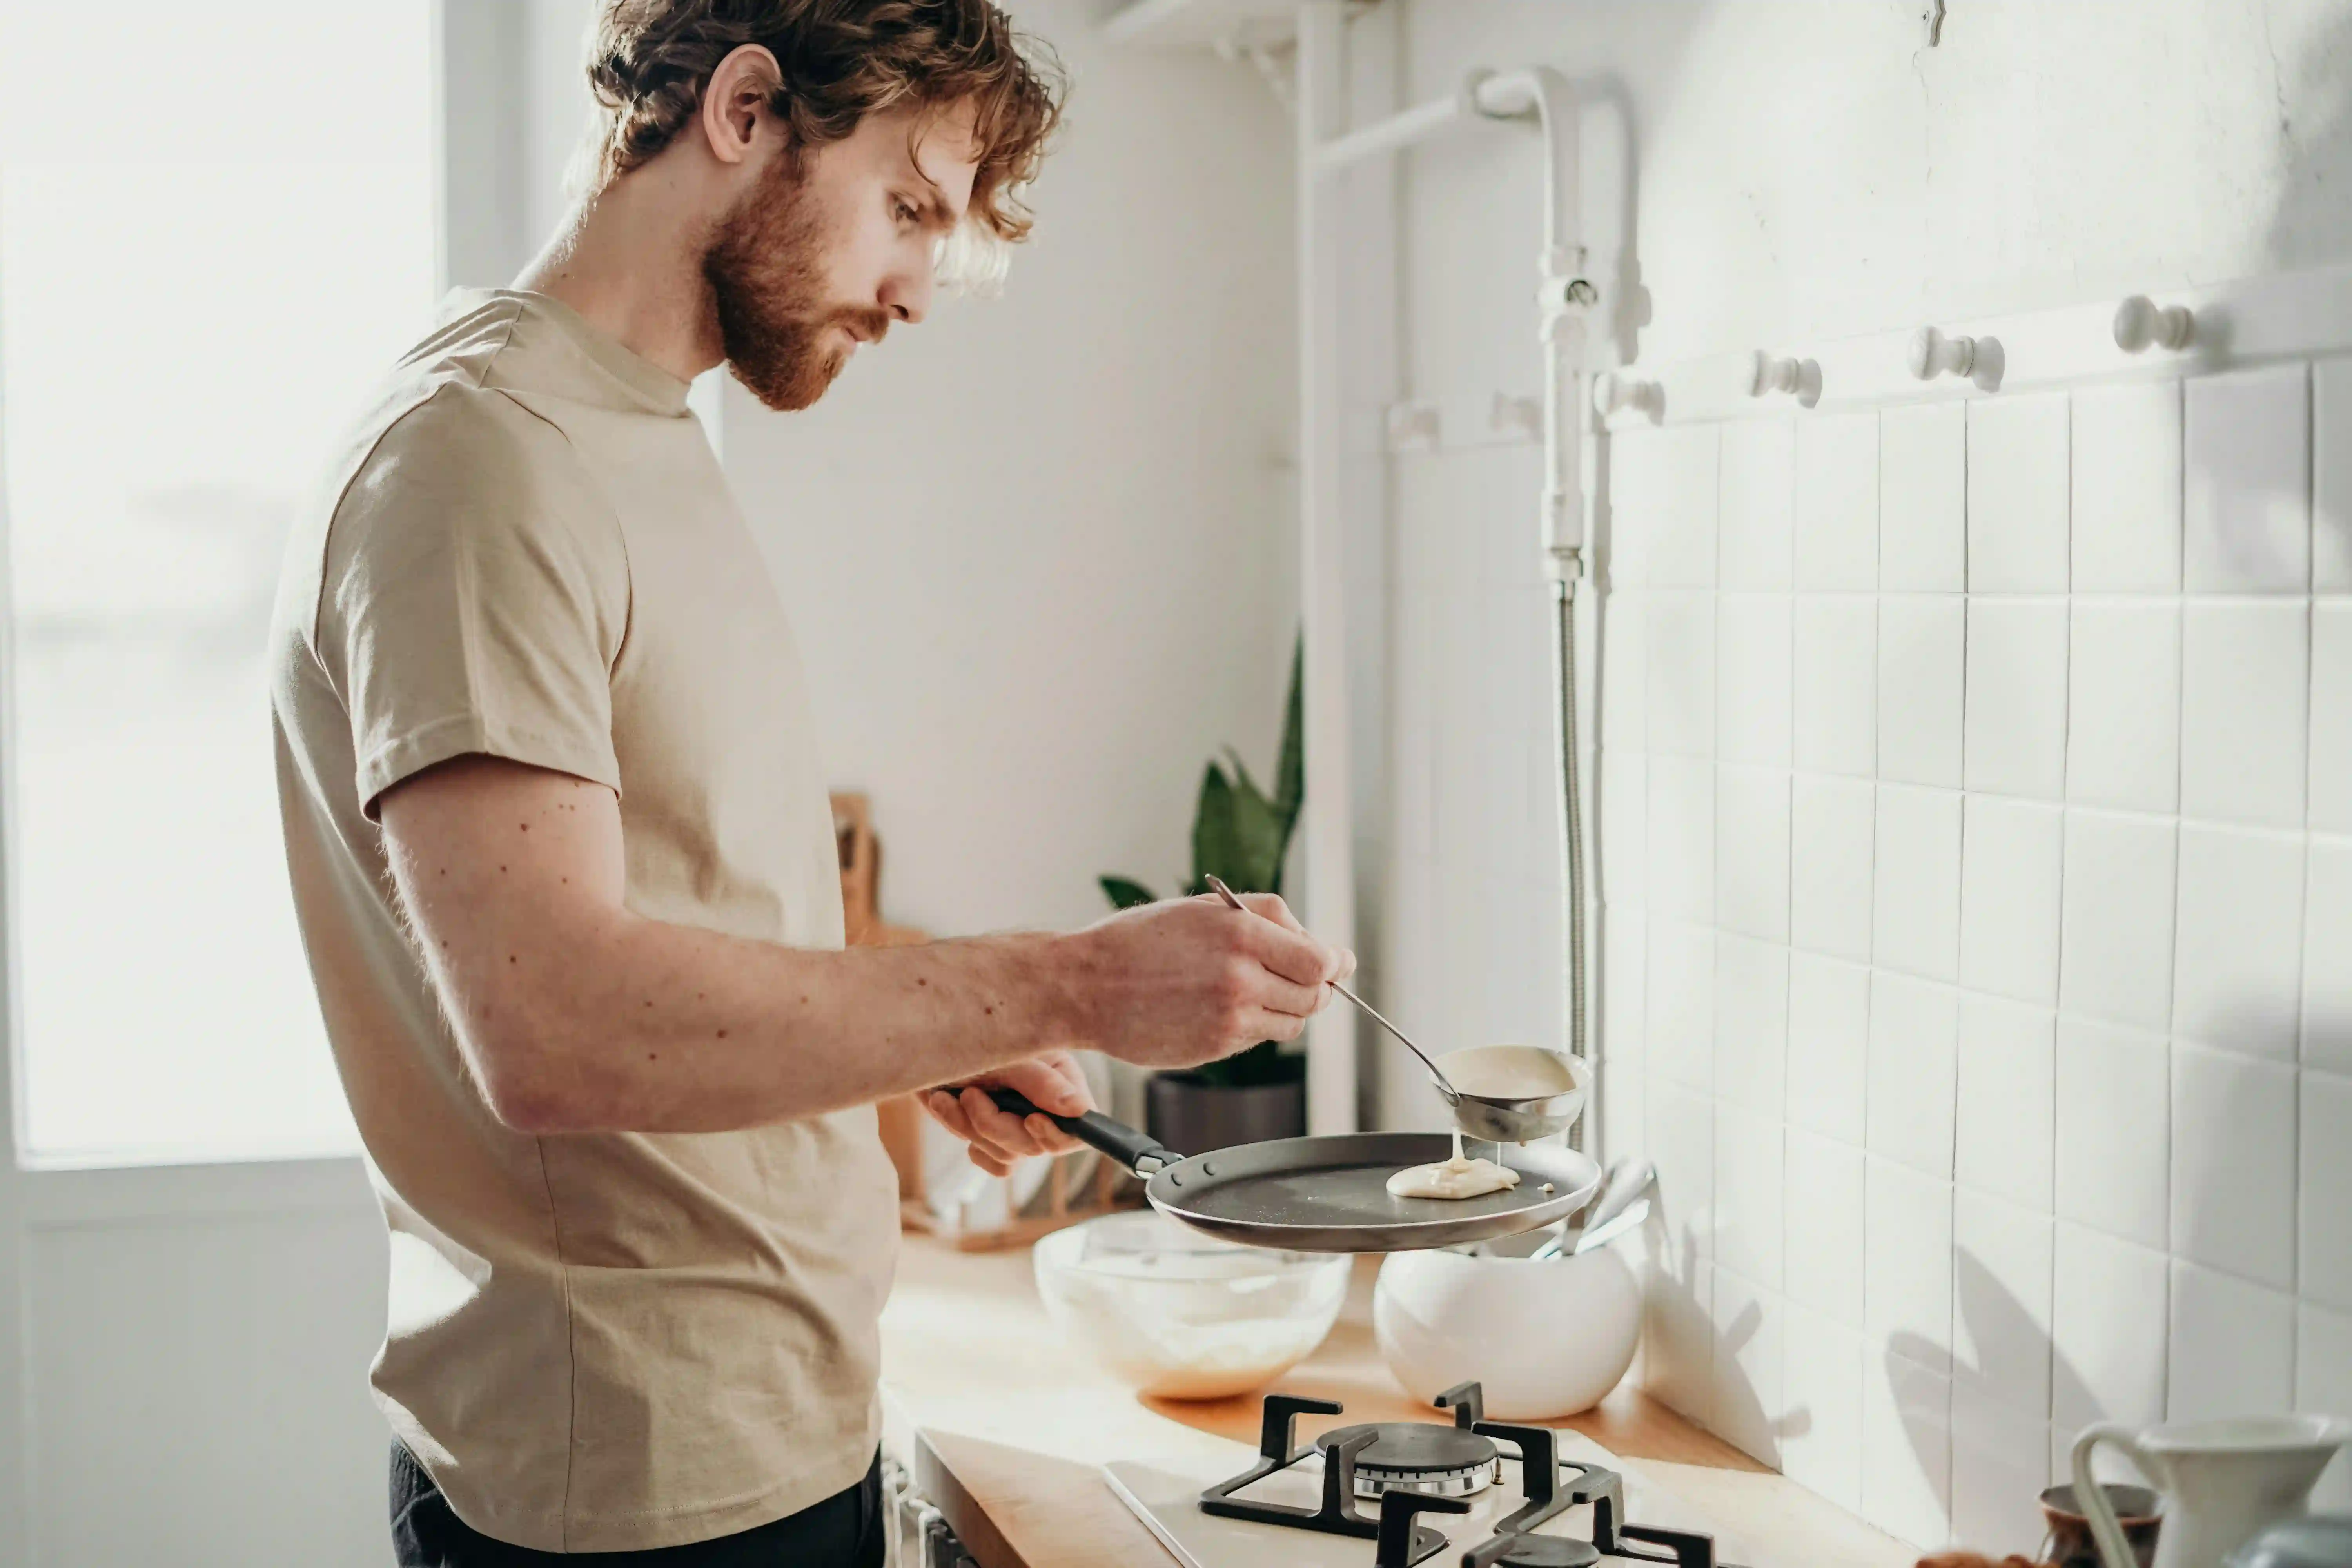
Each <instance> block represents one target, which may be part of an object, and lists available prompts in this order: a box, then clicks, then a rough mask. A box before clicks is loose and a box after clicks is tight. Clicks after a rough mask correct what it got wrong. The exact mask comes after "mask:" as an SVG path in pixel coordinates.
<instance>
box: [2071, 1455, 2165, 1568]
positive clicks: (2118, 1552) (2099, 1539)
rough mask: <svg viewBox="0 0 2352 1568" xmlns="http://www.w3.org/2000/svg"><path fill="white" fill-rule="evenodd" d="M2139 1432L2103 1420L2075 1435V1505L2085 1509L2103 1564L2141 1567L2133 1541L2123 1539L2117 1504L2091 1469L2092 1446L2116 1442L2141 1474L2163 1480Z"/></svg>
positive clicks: (2106, 1567) (2109, 1567) (2110, 1567)
mask: <svg viewBox="0 0 2352 1568" xmlns="http://www.w3.org/2000/svg"><path fill="white" fill-rule="evenodd" d="M2138 1436H2139V1435H2138V1434H2137V1433H2136V1432H2134V1431H2133V1430H2132V1429H2131V1428H2130V1427H2128V1426H2116V1424H2115V1423H2114V1422H2112V1421H2101V1422H2098V1423H2096V1424H2095V1425H2094V1426H2085V1427H2084V1428H2083V1435H2082V1436H2079V1437H2077V1438H2075V1439H2074V1506H2075V1507H2076V1508H2079V1509H2081V1510H2083V1519H2084V1522H2085V1523H2087V1524H2088V1525H2090V1527H2091V1541H2092V1542H2093V1544H2095V1546H2097V1547H2098V1549H2099V1562H2100V1563H2101V1565H2102V1568H2139V1559H2138V1558H2137V1556H2135V1555H2134V1554H2133V1552H2132V1549H2131V1542H2128V1541H2126V1540H2125V1539H2124V1527H2123V1524H2122V1522H2121V1521H2118V1520H2117V1519H2116V1505H2115V1504H2114V1503H2113V1502H2111V1501H2109V1500H2108V1498H2107V1489H2106V1488H2105V1487H2103V1486H2101V1485H2100V1484H2099V1479H2098V1477H2097V1476H2095V1475H2094V1474H2093V1473H2092V1470H2091V1450H2092V1449H2094V1448H2095V1447H2098V1446H2099V1445H2100V1444H2102V1443H2113V1444H2114V1445H2115V1446H2116V1447H2118V1448H2121V1449H2122V1450H2123V1451H2124V1454H2125V1457H2126V1458H2129V1459H2130V1460H2131V1462H2132V1463H2133V1464H2135V1465H2137V1466H2138V1467H2139V1470H2140V1474H2142V1475H2144V1476H2146V1477H2147V1478H2148V1479H2150V1480H2152V1481H2154V1480H2160V1479H2161V1474H2160V1472H2159V1471H2158V1468H2157V1467H2156V1466H2155V1465H2153V1464H2151V1463H2150V1462H2149V1460H2148V1457H2147V1454H2146V1453H2145V1452H2144V1451H2142V1449H2141V1448H2140V1446H2139V1443H2138V1441H2137V1438H2138Z"/></svg>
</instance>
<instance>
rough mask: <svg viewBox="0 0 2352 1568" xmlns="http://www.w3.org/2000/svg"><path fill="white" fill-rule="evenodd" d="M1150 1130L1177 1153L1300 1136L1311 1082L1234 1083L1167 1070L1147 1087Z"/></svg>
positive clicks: (1146, 1123)
mask: <svg viewBox="0 0 2352 1568" xmlns="http://www.w3.org/2000/svg"><path fill="white" fill-rule="evenodd" d="M1143 1109H1144V1127H1145V1129H1146V1131H1149V1132H1150V1134H1151V1135H1152V1136H1153V1137H1154V1138H1157V1139H1158V1140H1160V1142H1162V1143H1164V1144H1166V1145H1167V1146H1168V1147H1169V1148H1171V1149H1173V1150H1175V1151H1176V1152H1178V1153H1179V1154H1205V1153H1208V1152H1211V1151H1213V1150H1217V1149H1230V1148H1232V1147H1233V1146H1234V1144H1236V1143H1261V1142H1265V1140H1267V1139H1269V1138H1296V1137H1298V1136H1299V1135H1300V1134H1302V1133H1304V1132H1305V1131H1307V1085H1306V1084H1305V1083H1303V1082H1298V1083H1268V1084H1256V1085H1252V1086H1250V1087H1248V1088H1238V1089H1237V1088H1233V1087H1230V1086H1227V1085H1224V1084H1216V1083H1206V1082H1203V1081H1202V1079H1200V1077H1199V1076H1198V1075H1196V1074H1193V1073H1189V1072H1164V1073H1161V1074H1160V1075H1159V1076H1158V1077H1156V1078H1154V1079H1152V1080H1151V1081H1150V1083H1148V1084H1146V1085H1145V1086H1144V1100H1143Z"/></svg>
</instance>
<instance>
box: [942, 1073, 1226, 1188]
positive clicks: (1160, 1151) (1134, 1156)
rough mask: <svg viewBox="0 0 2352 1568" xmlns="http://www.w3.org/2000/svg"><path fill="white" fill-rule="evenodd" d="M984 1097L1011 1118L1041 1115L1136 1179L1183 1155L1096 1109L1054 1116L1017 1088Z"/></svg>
mask: <svg viewBox="0 0 2352 1568" xmlns="http://www.w3.org/2000/svg"><path fill="white" fill-rule="evenodd" d="M988 1098H989V1099H991V1100H994V1101H996V1104H997V1109H999V1110H1007V1111H1010V1112H1012V1113H1013V1115H1015V1116H1024V1117H1025V1116H1042V1117H1044V1118H1045V1120H1046V1121H1050V1122H1052V1123H1053V1124H1054V1125H1055V1126H1056V1127H1058V1128H1060V1129H1061V1130H1062V1131H1065V1132H1066V1133H1068V1134H1069V1135H1070V1136H1071V1137H1073V1138H1075V1139H1076V1140H1077V1141H1078V1142H1081V1143H1084V1144H1086V1145H1087V1147H1088V1148H1092V1149H1099V1150H1101V1151H1102V1152H1104V1153H1106V1154H1108V1155H1109V1156H1110V1157H1111V1158H1112V1159H1114V1160H1116V1161H1118V1163H1120V1164H1122V1165H1124V1166H1126V1167H1127V1168H1128V1169H1129V1170H1130V1171H1132V1172H1134V1173H1136V1174H1137V1175H1139V1176H1149V1175H1150V1174H1152V1173H1154V1172H1157V1171H1160V1170H1162V1169H1165V1168H1166V1167H1167V1166H1170V1165H1172V1164H1174V1163H1176V1162H1177V1161H1179V1160H1181V1159H1182V1158H1183V1157H1184V1156H1183V1155H1181V1154H1179V1153H1176V1152H1173V1151H1171V1150H1170V1149H1167V1148H1165V1147H1163V1146H1162V1145H1161V1144H1160V1140H1159V1139H1157V1138H1154V1137H1152V1136H1151V1135H1150V1134H1149V1133H1146V1132H1139V1131H1136V1130H1135V1129H1134V1128H1132V1127H1129V1125H1128V1124H1127V1123H1126V1122H1124V1121H1112V1120H1111V1119H1110V1118H1109V1117H1108V1116H1105V1115H1104V1114H1103V1113H1102V1112H1101V1111H1099V1110H1089V1111H1087V1113H1086V1114H1085V1115H1084V1116H1056V1115H1055V1114H1054V1113H1053V1112H1052V1111H1050V1110H1039V1109H1038V1108H1037V1107H1036V1106H1034V1105H1033V1104H1031V1103H1030V1100H1029V1097H1028V1096H1027V1095H1025V1094H1023V1093H1021V1092H1020V1091H1019V1090H1017V1089H993V1088H992V1089H989V1090H988Z"/></svg>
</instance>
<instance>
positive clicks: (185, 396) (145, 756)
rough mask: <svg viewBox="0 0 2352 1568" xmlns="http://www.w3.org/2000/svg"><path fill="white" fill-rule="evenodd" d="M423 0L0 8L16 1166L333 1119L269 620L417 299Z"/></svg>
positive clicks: (424, 90)
mask: <svg viewBox="0 0 2352 1568" xmlns="http://www.w3.org/2000/svg"><path fill="white" fill-rule="evenodd" d="M432 23H433V17H432V10H431V5H430V3H429V0H334V3H333V4H331V5H300V4H294V3H293V0H211V3H208V4H205V5H189V4H185V3H184V0H131V3H130V4H119V5H104V6H85V5H59V4H46V5H0V480H5V526H6V541H7V546H8V565H9V570H10V581H9V583H8V585H7V600H6V606H7V607H6V611H5V614H6V629H7V631H8V633H9V637H10V647H11V651H12V656H13V657H12V667H11V675H12V686H13V693H12V698H13V702H12V706H13V717H14V724H13V730H12V731H11V732H10V734H9V735H8V737H7V747H6V756H5V763H6V767H5V773H0V781H5V782H0V788H5V790H6V791H7V792H8V799H7V805H8V807H9V812H8V816H9V819H10V826H11V830H12V831H11V837H10V839H9V843H8V847H7V848H8V854H7V861H6V870H7V873H8V878H7V880H8V885H9V892H10V895H11V902H12V909H11V927H12V930H13V931H14V936H15V952H14V960H15V963H14V969H13V973H12V974H11V976H10V984H11V990H12V992H13V996H14V1001H15V1028H14V1029H13V1031H12V1035H13V1039H12V1044H13V1046H14V1048H15V1051H16V1068H17V1072H18V1079H17V1082H18V1084H19V1086H20V1090H21V1093H20V1105H21V1107H22V1110H21V1115H22V1119H23V1120H22V1126H21V1128H20V1132H21V1135H22V1139H23V1147H24V1148H25V1150H26V1152H27V1153H28V1154H29V1155H30V1156H32V1157H34V1158H36V1159H44V1160H69V1161H96V1160H109V1159H122V1158H131V1159H153V1158H159V1157H163V1158H177V1157H196V1158H205V1157H229V1156H239V1157H243V1156H254V1155H269V1154H291V1153H301V1152H326V1151H334V1150H348V1149H352V1148H354V1147H356V1140H355V1139H354V1137H353V1135H352V1126H351V1121H350V1118H349V1116H348V1114H347V1112H346V1111H345V1110H344V1107H343V1103H342V1097H341V1089H340V1088H339V1086H338V1084H337V1082H336V1079H335V1074H334V1068H333V1064H332V1061H331V1058H330V1057H329V1055H328V1052H327V1047H326V1043H325V1037H324V1033H323V1030H322V1029H321V1027H320V1022H319V1015H318V1005H317V1002H316V999H315V997H314V995H313V993H312V991H311V988H310V976H309V973H308V971H307V969H306V968H305V966H304V963H303V959H302V952H301V946H300V942H299V938H298V936H297V934H296V931H295V926H294V918H293V910H292V904H291V900H290V898H289V894H288V890H287V882H286V868H285V857H284V851H283V849H282V847H281V844H280V839H279V837H278V808H277V794H276V784H275V775H274V772H273V764H272V760H271V754H270V744H269V726H268V691H267V688H266V684H265V676H264V664H263V645H264V633H265V631H266V628H267V626H268V616H269V608H270V601H271V595H272V593H273V590H274V588H275V584H276V581H277V576H278V556H279V552H280V548H281V544H282V541H283V539H284V537H285V532H286V528H287V525H288V523H289V521H290V519H291V517H292V515H293V513H294V510H295V509H296V508H297V507H298V506H299V505H300V504H302V502H303V501H304V500H306V499H307V498H308V497H309V496H310V493H311V492H312V491H313V489H315V487H316V486H317V484H318V483H319V482H320V479H321V478H322V476H323V473H324V470H325V467H326V464H327V462H328V461H329V459H330V458H331V456H332V453H333V450H334V446H335V441H336V437H337V435H338V433H339V432H340V431H341V429H342V428H343V427H344V426H346V425H347V424H348V423H350V422H351V421H352V420H353V419H355V418H356V417H357V416H358V415H359V414H360V413H361V412H362V401H363V399H364V397H365V395H366V392H367V389H368V387H369V385H370V384H371V383H373V381H374V380H375V379H376V378H377V377H379V376H381V375H382V374H383V373H384V372H385V371H386V370H387V369H388V368H389V367H390V366H391V364H392V363H393V362H394V359H395V358H396V357H397V356H398V355H399V353H401V351H402V350H404V348H405V347H407V345H408V344H410V343H411V342H415V340H416V339H417V338H418V337H420V336H422V335H423V333H424V331H425V326H426V324H427V322H428V321H429V319H430V316H431V311H432V307H433V296H434V291H435V277H434V272H435V266H436V261H435V235H434V212H435V193H434V179H433V164H434V157H435V134H434V85H433V68H432V67H433V62H432V37H433V32H432Z"/></svg>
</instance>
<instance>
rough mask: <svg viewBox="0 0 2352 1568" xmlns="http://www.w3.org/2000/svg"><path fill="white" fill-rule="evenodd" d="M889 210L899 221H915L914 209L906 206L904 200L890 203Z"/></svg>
mask: <svg viewBox="0 0 2352 1568" xmlns="http://www.w3.org/2000/svg"><path fill="white" fill-rule="evenodd" d="M891 212H892V213H893V215H894V216H897V218H898V221H899V222H900V223H912V222H914V221H915V209H914V208H913V207H910V206H908V205H907V204H906V203H904V202H897V203H894V204H892V206H891Z"/></svg>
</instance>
